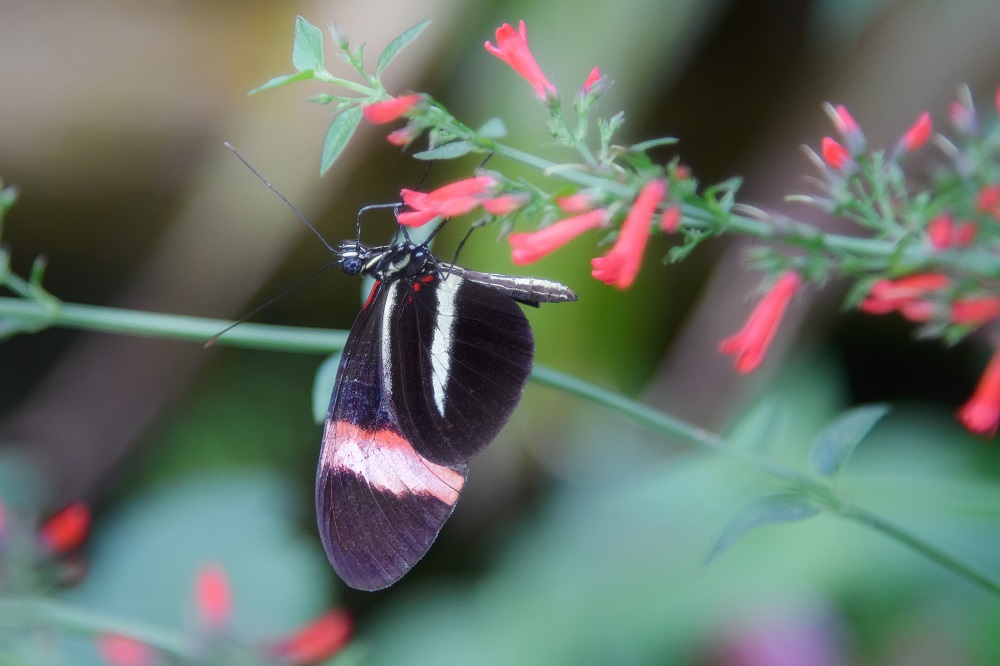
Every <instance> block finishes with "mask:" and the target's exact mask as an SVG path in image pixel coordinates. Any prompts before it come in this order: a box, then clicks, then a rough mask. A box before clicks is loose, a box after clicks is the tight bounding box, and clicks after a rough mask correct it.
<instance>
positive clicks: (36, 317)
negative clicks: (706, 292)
mask: <svg viewBox="0 0 1000 666" xmlns="http://www.w3.org/2000/svg"><path fill="white" fill-rule="evenodd" d="M0 317H7V318H20V319H21V320H22V321H26V322H28V324H29V325H30V326H25V327H24V328H28V327H31V328H43V327H45V326H63V327H68V328H75V329H81V330H91V331H103V332H113V333H125V334H134V335H144V336H156V337H167V338H173V339H179V340H194V341H198V342H204V341H206V340H208V339H209V338H211V337H212V336H213V335H214V334H216V333H218V332H219V331H221V330H223V329H224V328H226V327H227V326H229V325H230V324H231V322H228V321H223V320H219V319H203V318H200V317H186V316H179V315H164V314H156V313H151V312H136V311H132V310H122V309H116V308H106V307H100V306H93V305H81V304H74V303H61V302H58V301H57V302H56V306H55V307H53V306H52V305H50V304H39V303H33V302H29V301H25V300H22V299H17V298H0ZM346 338H347V334H346V332H344V331H329V330H324V329H308V328H297V327H288V326H271V325H265V324H241V325H240V326H238V327H236V328H234V329H232V330H231V331H228V332H227V333H226V334H225V335H223V336H222V337H221V338H219V340H218V344H219V345H227V346H234V347H246V348H253V349H268V350H274V351H298V352H314V353H321V354H328V353H331V352H334V351H337V350H340V349H342V348H343V346H344V342H345V341H346ZM532 377H533V378H534V380H535V381H537V382H539V383H541V384H544V385H547V386H551V387H553V388H556V389H559V390H562V391H566V392H567V393H570V394H572V395H575V396H578V397H580V398H584V399H586V400H590V401H591V402H594V403H596V404H599V405H602V406H604V407H607V408H608V409H610V410H613V411H616V412H618V413H620V414H623V415H625V416H627V417H629V418H631V419H633V420H634V421H636V422H637V423H641V424H643V425H645V426H647V427H650V428H652V429H653V430H656V431H658V432H661V433H663V434H664V435H667V436H670V437H673V438H674V439H677V440H679V441H681V442H684V443H685V444H688V445H690V446H692V447H694V448H696V449H698V450H699V451H702V452H705V453H709V454H712V455H717V456H722V457H725V458H728V459H730V460H735V461H738V462H740V463H743V464H745V465H747V466H749V467H751V468H754V469H756V470H757V471H758V472H760V473H762V474H765V475H768V476H770V477H772V478H777V479H780V480H782V481H785V482H787V483H788V484H790V485H791V486H792V487H793V488H795V489H796V490H798V491H799V492H802V493H803V494H807V495H809V496H811V497H814V498H815V499H817V500H818V501H819V502H821V503H822V504H824V505H825V506H826V507H827V508H829V509H830V510H831V511H833V512H835V513H837V514H839V515H841V516H844V517H845V518H848V519H851V520H854V521H856V522H860V523H862V524H864V525H867V526H869V527H870V528H872V529H874V530H875V531H877V532H881V533H882V534H884V535H886V536H888V537H890V538H892V539H895V540H896V541H898V542H900V543H902V544H904V545H907V546H910V547H911V548H913V549H914V550H915V551H917V552H919V553H922V554H923V555H925V556H926V557H928V558H929V559H931V560H932V561H934V562H936V563H938V564H940V565H941V566H943V567H945V568H946V569H948V570H950V571H952V572H953V573H955V574H957V575H959V576H961V577H963V578H965V579H967V580H969V581H972V582H974V583H976V584H977V585H979V586H981V587H983V588H984V589H986V590H989V591H990V592H993V593H994V594H997V595H998V596H1000V582H998V581H997V580H996V579H995V578H993V577H991V576H990V575H989V574H987V573H984V572H981V571H979V570H977V569H976V568H975V567H973V566H972V565H969V564H968V563H965V562H962V561H961V560H959V559H958V558H956V557H954V556H952V555H950V554H948V553H946V552H945V551H943V550H940V549H939V548H937V547H935V546H933V545H931V544H929V543H927V542H926V541H924V540H922V539H921V538H919V537H917V536H915V535H913V534H910V533H908V532H906V531H904V530H902V529H901V528H899V527H896V526H895V525H892V524H891V523H889V522H888V521H886V520H885V519H883V518H881V517H879V516H876V515H875V514H872V513H870V512H868V511H867V510H865V509H862V508H859V507H854V506H851V505H849V504H846V503H843V502H840V501H838V500H835V499H834V498H833V495H832V493H831V491H830V488H829V486H827V485H826V484H825V483H823V482H821V481H820V480H818V479H815V478H812V477H809V476H807V475H805V474H801V473H799V472H797V471H795V470H792V469H789V468H787V467H784V466H781V465H778V464H776V463H773V462H771V461H769V460H766V459H764V458H761V457H759V456H756V455H754V454H752V453H748V452H746V451H742V450H739V449H734V448H731V447H728V446H726V445H725V442H724V440H723V439H722V438H721V437H720V436H719V435H717V434H716V433H713V432H711V431H708V430H705V429H703V428H699V427H697V426H694V425H691V424H689V423H685V422H684V421H681V420H679V419H676V418H674V417H672V416H670V415H668V414H665V413H663V412H661V411H658V410H656V409H653V408H652V407H649V406H647V405H644V404H642V403H640V402H637V401H635V400H632V399H630V398H626V397H625V396H622V395H620V394H617V393H614V392H613V391H609V390H608V389H605V388H602V387H600V386H597V385H595V384H591V383H590V382H586V381H584V380H582V379H579V378H577V377H573V376H571V375H568V374H566V373H563V372H560V371H558V370H553V369H551V368H546V367H544V366H540V365H536V366H535V369H534V372H533V374H532ZM2 609H3V606H0V611H2ZM130 635H131V634H130Z"/></svg>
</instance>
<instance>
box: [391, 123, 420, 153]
mask: <svg viewBox="0 0 1000 666" xmlns="http://www.w3.org/2000/svg"><path fill="white" fill-rule="evenodd" d="M418 136H420V130H418V129H416V128H415V127H410V126H409V125H407V126H406V127H401V128H399V129H398V130H396V131H395V132H389V134H388V135H386V137H385V140H386V141H388V142H389V143H391V144H392V145H394V146H399V147H400V148H402V147H403V146H408V145H409V144H410V143H411V142H412V141H413V140H414V139H416V138H417V137H418Z"/></svg>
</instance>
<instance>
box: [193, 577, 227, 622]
mask: <svg viewBox="0 0 1000 666" xmlns="http://www.w3.org/2000/svg"><path fill="white" fill-rule="evenodd" d="M194 599H195V606H196V607H197V609H198V614H199V616H200V617H201V620H202V623H203V624H204V625H205V626H206V627H207V628H209V629H211V630H217V629H220V628H221V627H223V626H225V625H226V624H227V623H228V622H229V618H230V616H231V615H232V592H231V590H230V587H229V579H228V578H227V577H226V572H225V571H224V570H223V568H222V567H221V566H219V565H218V564H206V565H204V566H202V567H201V568H200V569H199V570H198V575H197V577H196V578H195V583H194Z"/></svg>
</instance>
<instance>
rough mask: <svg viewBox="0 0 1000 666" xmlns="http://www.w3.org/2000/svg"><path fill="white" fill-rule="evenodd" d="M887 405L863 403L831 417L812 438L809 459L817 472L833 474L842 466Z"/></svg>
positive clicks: (884, 411)
mask: <svg viewBox="0 0 1000 666" xmlns="http://www.w3.org/2000/svg"><path fill="white" fill-rule="evenodd" d="M887 413H889V406H888V405H882V404H878V405H865V406H863V407H858V408H856V409H852V410H850V411H848V412H844V413H843V414H841V415H840V416H838V417H837V418H836V419H834V420H833V422H832V423H830V424H829V425H828V426H826V428H824V429H823V431H822V432H821V433H820V434H818V435H817V436H816V439H815V440H814V441H813V446H812V452H811V453H810V454H809V462H810V463H812V466H813V468H814V469H815V470H816V471H817V472H819V473H820V474H825V475H826V476H833V475H834V474H836V473H837V472H839V471H840V469H841V468H842V467H843V466H844V464H845V463H846V462H847V459H848V458H850V457H851V454H852V453H854V449H855V448H857V446H858V444H860V443H861V441H862V440H863V439H864V438H865V437H867V436H868V433H869V432H871V429H872V428H874V427H875V424H876V423H878V422H879V421H880V420H881V419H882V417H883V416H885V415H886V414H887Z"/></svg>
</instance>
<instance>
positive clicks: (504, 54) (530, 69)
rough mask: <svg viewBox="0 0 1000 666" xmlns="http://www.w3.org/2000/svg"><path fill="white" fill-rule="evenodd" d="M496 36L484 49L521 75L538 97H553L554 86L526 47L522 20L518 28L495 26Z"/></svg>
mask: <svg viewBox="0 0 1000 666" xmlns="http://www.w3.org/2000/svg"><path fill="white" fill-rule="evenodd" d="M496 38H497V45H496V46H493V44H491V43H490V42H486V44H485V46H486V50H487V51H489V52H490V53H492V54H493V55H495V56H496V57H498V58H500V59H501V60H503V61H504V62H505V63H507V64H508V65H510V66H511V68H513V70H514V71H515V72H517V73H518V74H520V75H521V76H523V77H524V79H525V80H526V81H527V82H528V83H530V84H531V86H532V87H533V88H534V89H535V94H536V95H538V98H539V99H541V100H542V101H548V100H549V98H550V97H552V98H555V97H556V94H557V93H556V88H555V86H553V85H552V84H551V83H549V80H548V79H546V78H545V74H543V73H542V68H541V67H539V66H538V62H537V61H536V60H535V56H533V55H531V51H530V50H529V49H528V29H527V28H526V27H525V25H524V21H521V23H520V29H519V30H514V28H513V27H512V26H511V25H510V24H509V23H504V24H503V25H502V26H500V27H499V28H497V32H496Z"/></svg>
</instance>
